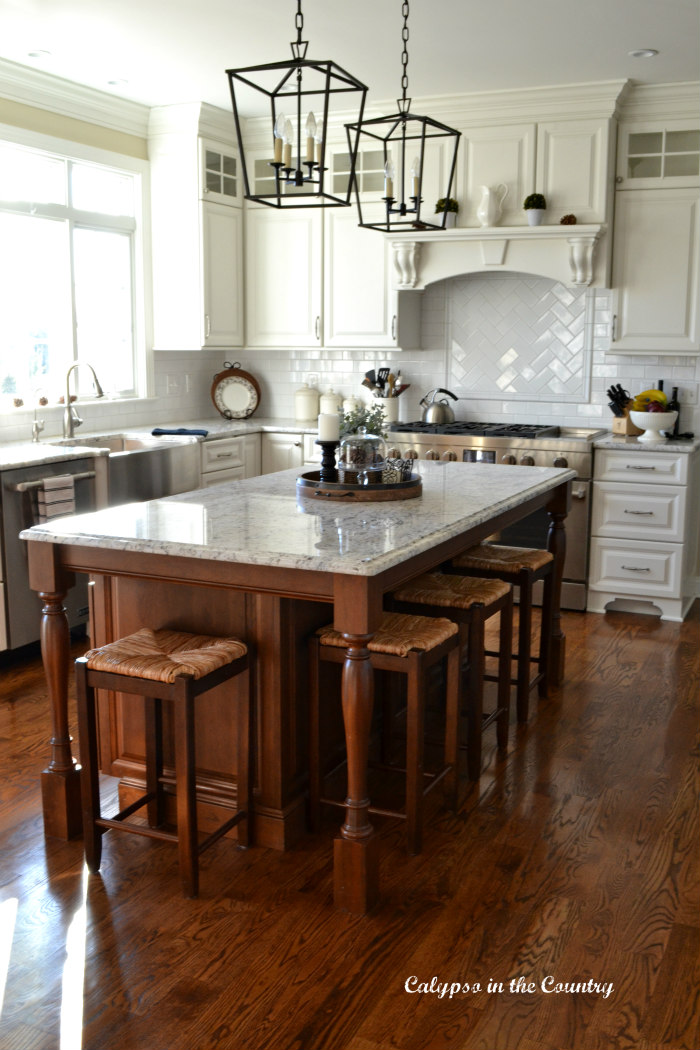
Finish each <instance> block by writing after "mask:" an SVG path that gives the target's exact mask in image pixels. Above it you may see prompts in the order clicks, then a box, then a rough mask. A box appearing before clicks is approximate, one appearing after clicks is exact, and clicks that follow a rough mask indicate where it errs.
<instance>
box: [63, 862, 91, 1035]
mask: <svg viewBox="0 0 700 1050" xmlns="http://www.w3.org/2000/svg"><path fill="white" fill-rule="evenodd" d="M87 887H88V870H87V866H86V865H83V884H82V893H81V897H82V903H81V905H80V907H79V908H78V910H77V911H76V913H75V915H74V916H73V921H72V922H71V924H70V926H69V927H68V934H67V936H66V962H65V966H64V967H63V986H62V994H61V1037H60V1042H59V1048H60V1050H80V1048H81V1046H82V1036H83V984H84V978H85V933H86V929H87V904H86V902H87Z"/></svg>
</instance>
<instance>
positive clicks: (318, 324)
mask: <svg viewBox="0 0 700 1050" xmlns="http://www.w3.org/2000/svg"><path fill="white" fill-rule="evenodd" d="M314 334H315V335H316V338H317V339H320V338H321V317H320V315H318V316H317V317H316V320H315V322H314Z"/></svg>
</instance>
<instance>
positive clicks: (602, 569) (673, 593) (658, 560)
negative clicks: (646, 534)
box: [588, 539, 683, 598]
mask: <svg viewBox="0 0 700 1050" xmlns="http://www.w3.org/2000/svg"><path fill="white" fill-rule="evenodd" d="M682 564H683V548H682V547H681V546H680V545H678V544H675V543H665V544H655V545H653V546H651V545H648V544H644V543H635V544H634V545H632V544H626V543H625V542H624V541H623V540H614V539H610V540H607V539H593V540H592V541H591V560H590V579H589V581H588V586H589V587H590V588H591V589H592V590H594V591H596V590H597V591H611V592H613V593H616V594H619V595H621V596H623V595H625V594H628V595H632V596H634V597H644V596H648V597H653V596H654V595H658V596H659V597H660V598H662V597H663V598H679V597H680V593H681V569H682Z"/></svg>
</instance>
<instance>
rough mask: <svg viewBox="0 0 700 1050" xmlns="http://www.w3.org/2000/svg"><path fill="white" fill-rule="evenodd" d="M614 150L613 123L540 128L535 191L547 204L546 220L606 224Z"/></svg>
mask: <svg viewBox="0 0 700 1050" xmlns="http://www.w3.org/2000/svg"><path fill="white" fill-rule="evenodd" d="M613 165H614V148H613V143H612V130H611V123H610V121H609V120H560V121H550V122H542V123H539V124H538V125H537V161H536V166H535V172H536V174H535V189H536V190H537V192H539V193H543V194H544V196H545V199H546V201H547V220H546V221H547V222H549V223H558V222H559V220H560V219H561V217H562V215H566V214H569V213H573V214H574V215H575V216H576V221H577V223H590V222H592V223H595V222H605V221H606V218H607V213H608V201H609V198H610V196H611V187H612V166H613Z"/></svg>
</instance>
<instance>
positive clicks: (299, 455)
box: [261, 432, 321, 474]
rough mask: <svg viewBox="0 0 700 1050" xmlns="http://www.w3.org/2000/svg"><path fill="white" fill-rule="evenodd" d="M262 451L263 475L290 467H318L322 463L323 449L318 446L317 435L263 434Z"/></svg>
mask: <svg viewBox="0 0 700 1050" xmlns="http://www.w3.org/2000/svg"><path fill="white" fill-rule="evenodd" d="M261 449H262V471H261V473H263V474H273V473H275V472H276V471H278V470H288V469H289V468H290V467H309V468H312V467H317V466H318V465H319V464H320V462H321V449H320V447H319V446H318V445H317V444H316V435H315V434H285V433H282V432H279V433H276V432H272V433H265V434H262V443H261Z"/></svg>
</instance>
